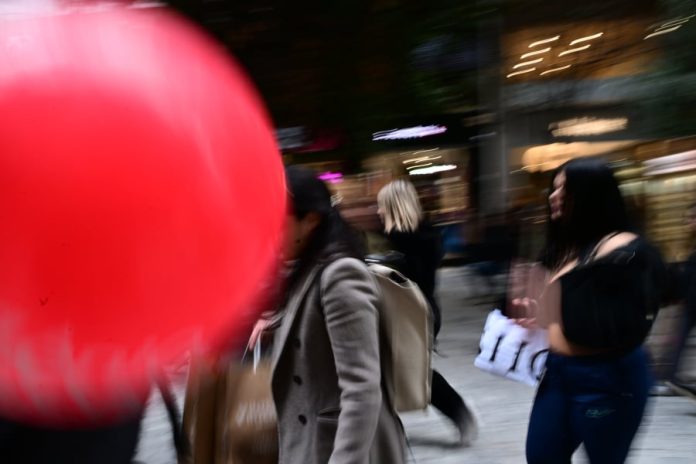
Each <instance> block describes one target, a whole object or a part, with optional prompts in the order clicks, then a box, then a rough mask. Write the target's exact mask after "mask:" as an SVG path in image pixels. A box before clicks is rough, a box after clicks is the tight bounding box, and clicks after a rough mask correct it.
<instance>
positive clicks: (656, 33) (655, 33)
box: [643, 24, 682, 40]
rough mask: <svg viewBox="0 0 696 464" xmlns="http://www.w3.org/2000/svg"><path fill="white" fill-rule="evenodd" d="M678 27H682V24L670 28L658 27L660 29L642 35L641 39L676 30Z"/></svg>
mask: <svg viewBox="0 0 696 464" xmlns="http://www.w3.org/2000/svg"><path fill="white" fill-rule="evenodd" d="M680 27H682V24H680V25H678V26H674V27H670V28H668V29H660V30H658V31H656V32H653V33H652V34H648V35H646V36H645V37H643V40H647V39H649V38H651V37H657V36H658V35H663V34H669V33H670V32H674V31H676V30H677V29H679V28H680Z"/></svg>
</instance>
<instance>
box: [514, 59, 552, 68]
mask: <svg viewBox="0 0 696 464" xmlns="http://www.w3.org/2000/svg"><path fill="white" fill-rule="evenodd" d="M542 61H544V59H543V58H537V59H536V60H531V61H525V62H523V63H517V64H516V65H515V66H513V67H512V69H517V68H521V67H523V66H529V65H530V64H537V63H541V62H542Z"/></svg>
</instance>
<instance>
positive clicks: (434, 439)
mask: <svg viewBox="0 0 696 464" xmlns="http://www.w3.org/2000/svg"><path fill="white" fill-rule="evenodd" d="M484 289H485V286H484V285H483V283H482V282H481V281H479V280H478V279H477V278H475V277H472V275H471V274H470V273H469V271H468V269H467V268H466V267H461V268H447V269H443V270H442V271H441V272H440V292H439V293H440V298H441V302H442V307H443V312H444V322H443V329H442V332H441V334H440V337H439V352H440V354H441V356H435V359H434V364H435V367H436V368H437V369H438V370H439V371H440V372H441V373H442V374H443V375H444V376H445V378H446V379H447V380H448V381H449V382H450V383H451V384H452V385H453V386H454V387H455V388H456V389H457V390H458V391H459V392H460V393H461V394H463V395H464V396H465V398H466V399H467V401H469V402H470V403H471V404H472V405H473V406H474V408H475V410H476V411H477V413H478V414H479V416H480V418H481V430H480V435H479V439H478V440H477V441H476V442H475V443H474V444H473V446H471V447H470V448H459V447H457V446H455V443H456V433H455V429H454V427H453V426H451V425H450V424H449V423H448V422H447V421H446V419H445V418H444V417H443V416H441V415H440V414H439V413H438V412H437V411H435V410H433V409H430V410H429V411H427V412H424V413H409V414H406V415H404V416H403V421H404V425H405V428H406V431H407V434H408V437H409V441H410V444H411V448H412V455H413V457H414V458H415V462H417V463H418V464H428V463H438V464H455V463H457V464H459V463H475V464H520V463H524V441H525V435H526V426H527V420H528V415H529V410H530V406H531V403H532V399H533V395H534V389H533V388H531V387H528V386H526V385H522V384H517V383H515V382H512V381H509V380H505V379H502V378H497V377H494V376H491V375H489V374H486V373H484V372H481V371H479V370H478V369H477V368H475V367H474V365H473V360H474V358H475V356H476V353H477V349H478V341H479V337H480V334H481V330H482V328H483V323H484V320H485V318H486V314H487V313H488V311H489V310H490V309H492V307H491V304H492V303H491V302H490V300H491V298H490V297H487V296H486V294H485V293H487V292H486V291H485V290H484ZM693 342H694V339H693V337H692V340H691V343H690V346H689V351H688V352H687V355H688V356H687V360H686V361H687V364H688V367H689V369H692V371H691V372H694V371H693V367H694V365H696V362H694V360H695V359H696V357H694V355H693V354H694V352H696V350H695V348H696V347H695V346H694V343H693ZM694 437H696V402H694V401H691V400H688V399H685V398H681V397H658V398H652V399H651V403H650V406H649V411H648V414H647V416H646V418H645V421H644V423H643V426H642V427H641V431H640V433H639V436H638V438H637V439H636V440H635V442H634V450H633V452H632V454H631V458H630V460H629V462H631V463H634V464H658V463H659V464H682V463H683V464H687V463H692V462H693V460H694V456H695V455H696V440H695V439H694ZM138 461H139V462H141V463H143V464H170V463H173V462H174V454H173V451H172V449H171V434H170V430H169V422H168V421H167V419H166V416H165V414H164V411H163V408H162V407H161V404H160V403H159V398H158V397H156V396H155V397H154V398H153V404H152V406H151V408H150V409H149V411H148V415H147V417H146V418H145V421H144V424H143V438H142V443H141V447H140V451H139V453H138ZM574 462H575V463H585V462H587V461H586V459H585V457H584V455H583V451H582V450H580V451H578V453H577V454H576V458H575V460H574ZM298 464H299V463H298ZM385 464H388V463H385Z"/></svg>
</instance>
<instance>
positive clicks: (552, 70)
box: [539, 64, 572, 76]
mask: <svg viewBox="0 0 696 464" xmlns="http://www.w3.org/2000/svg"><path fill="white" fill-rule="evenodd" d="M571 66H572V65H570V64H567V65H565V66H561V67H559V68H553V69H548V70H546V71H544V72H542V73H540V74H539V75H540V76H544V75H546V74H551V73H555V72H558V71H563V70H564V69H568V68H570V67H571Z"/></svg>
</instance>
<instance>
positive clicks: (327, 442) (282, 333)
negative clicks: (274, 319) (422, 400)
mask: <svg viewBox="0 0 696 464" xmlns="http://www.w3.org/2000/svg"><path fill="white" fill-rule="evenodd" d="M379 304H380V294H379V289H378V288H377V284H376V282H375V281H374V278H373V277H372V275H371V274H370V272H369V271H368V269H367V267H366V266H365V264H364V263H363V262H362V261H359V260H357V259H354V258H339V259H337V260H335V261H333V262H331V263H330V264H328V265H326V266H323V265H317V266H316V267H315V268H313V269H311V270H309V271H307V272H306V273H305V275H304V277H303V278H301V279H300V281H299V282H298V283H297V285H295V291H293V292H292V293H291V295H290V296H289V298H288V300H287V303H286V306H285V315H284V316H283V320H282V323H281V325H280V326H279V328H278V329H277V330H276V332H275V335H274V342H273V354H272V366H273V377H272V388H273V400H274V402H275V405H276V410H277V413H278V429H279V464H326V463H330V464H401V463H404V462H406V457H405V449H406V442H405V438H404V431H403V427H402V425H401V422H400V420H399V418H398V416H397V414H396V413H395V412H394V410H393V408H392V406H391V402H390V401H389V400H388V391H390V388H391V387H390V386H387V385H385V384H384V382H383V381H382V376H381V372H382V368H381V361H380V342H379V336H378V332H379V327H378V321H379V315H378V312H377V311H378V309H377V308H378V305H379Z"/></svg>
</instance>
